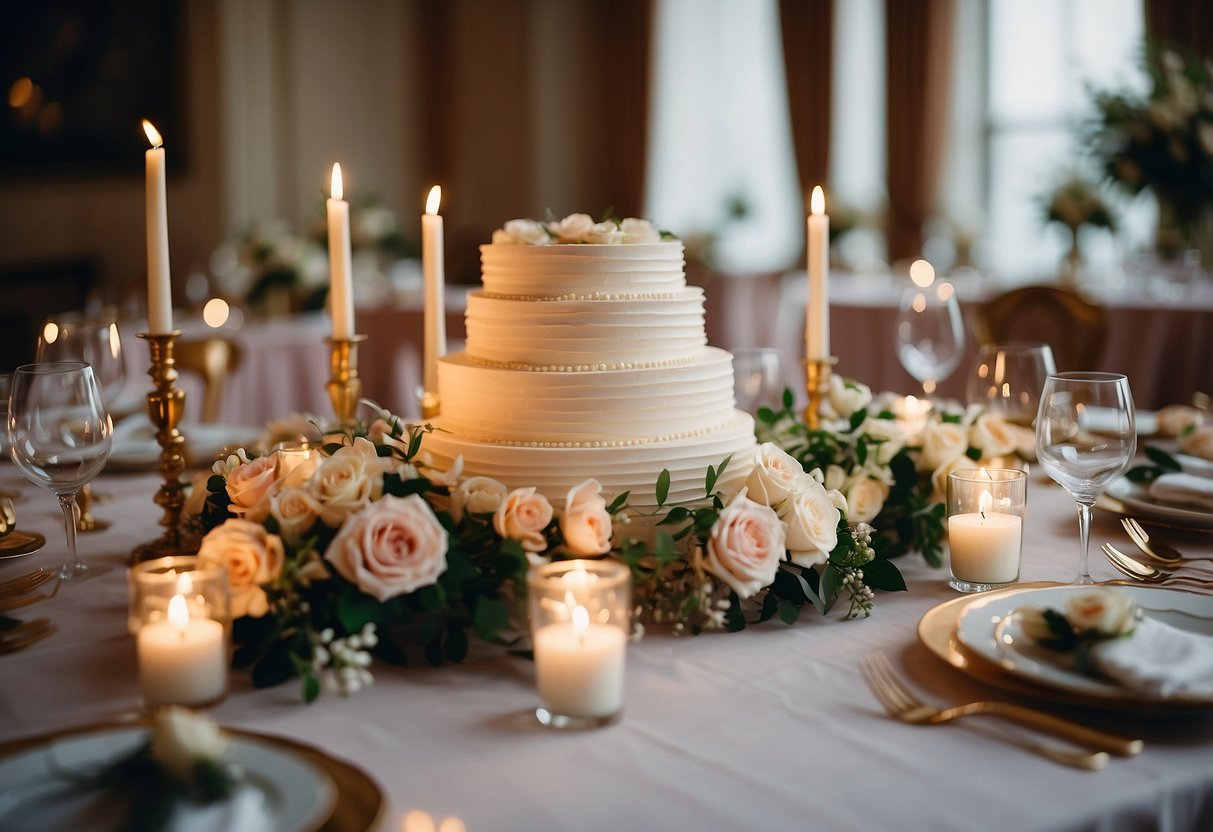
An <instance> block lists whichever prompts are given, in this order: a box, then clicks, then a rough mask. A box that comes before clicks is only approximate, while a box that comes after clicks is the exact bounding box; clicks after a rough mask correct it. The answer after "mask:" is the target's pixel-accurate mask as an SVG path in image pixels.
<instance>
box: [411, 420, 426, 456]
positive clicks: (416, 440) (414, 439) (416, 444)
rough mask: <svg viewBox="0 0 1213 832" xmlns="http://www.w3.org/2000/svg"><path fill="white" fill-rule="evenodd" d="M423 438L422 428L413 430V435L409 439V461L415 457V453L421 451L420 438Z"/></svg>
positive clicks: (423, 430) (423, 431)
mask: <svg viewBox="0 0 1213 832" xmlns="http://www.w3.org/2000/svg"><path fill="white" fill-rule="evenodd" d="M423 436H425V429H424V428H413V435H412V436H410V437H409V450H408V458H409V459H412V458H413V457H415V456H417V452H418V451H419V450H421V438H422V437H423Z"/></svg>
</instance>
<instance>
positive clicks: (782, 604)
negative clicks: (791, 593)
mask: <svg viewBox="0 0 1213 832" xmlns="http://www.w3.org/2000/svg"><path fill="white" fill-rule="evenodd" d="M778 611H779V620H780V621H782V622H783V623H784V624H787V625H788V626H789V627H790V626H791V625H793V624H795V623H796V619H798V618H800V607H798V606H796V604H794V603H793V602H791V601H789V600H788V599H787V598H780V599H779V605H778Z"/></svg>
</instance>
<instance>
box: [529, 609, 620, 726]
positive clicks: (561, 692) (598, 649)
mask: <svg viewBox="0 0 1213 832" xmlns="http://www.w3.org/2000/svg"><path fill="white" fill-rule="evenodd" d="M534 642H535V644H534V647H535V673H536V679H537V687H538V691H539V698H540V699H541V700H542V701H543V702H544V703H545V704H546V705H547V707H548V708H549V709H550V710H551V711H553V712H555V713H559V714H563V715H566V716H573V717H605V716H611V715H612V714H616V713H618V712H619V711H620V710H621V709H622V708H623V668H624V646H625V642H626V637H625V635H624V632H623V630H622V629H620V628H619V627H617V626H611V625H607V624H598V623H594V622H591V621H590V614H589V611H588V610H587V609H586V608H585V607H583V606H581V605H580V604H578V605H576V606H574V607H573V608H572V612H571V614H570V615H569V620H568V621H564V622H557V623H554V624H548V625H547V626H544V627H541V628H540V629H538V630H536V631H535V634H534Z"/></svg>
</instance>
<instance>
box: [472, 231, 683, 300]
mask: <svg viewBox="0 0 1213 832" xmlns="http://www.w3.org/2000/svg"><path fill="white" fill-rule="evenodd" d="M480 264H481V282H482V283H483V284H484V289H485V291H486V292H489V293H490V294H494V295H518V296H523V297H555V296H558V295H563V294H568V293H572V294H585V293H588V292H595V291H597V292H607V293H610V294H624V295H627V294H632V295H637V294H662V293H671V292H677V291H679V290H681V289H683V288H685V286H686V277H685V275H684V273H683V253H682V243H681V242H678V241H671V242H662V243H642V244H634V245H581V244H579V245H550V246H525V245H502V244H500V243H494V244H490V245H484V246H481V247H480Z"/></svg>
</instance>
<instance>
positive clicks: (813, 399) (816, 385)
mask: <svg viewBox="0 0 1213 832" xmlns="http://www.w3.org/2000/svg"><path fill="white" fill-rule="evenodd" d="M837 363H838V359H837V358H835V357H834V356H830V357H829V358H810V359H808V360H806V361H805V362H804V386H805V392H806V393H808V395H809V406H808V407H806V408H805V409H804V423H805V424H806V425H808V427H809V430H818V429H819V428H820V427H821V403H822V402H823V401H825V399H826V396H828V395H830V375H831V374H832V373H833V371H834V365H835V364H837Z"/></svg>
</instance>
